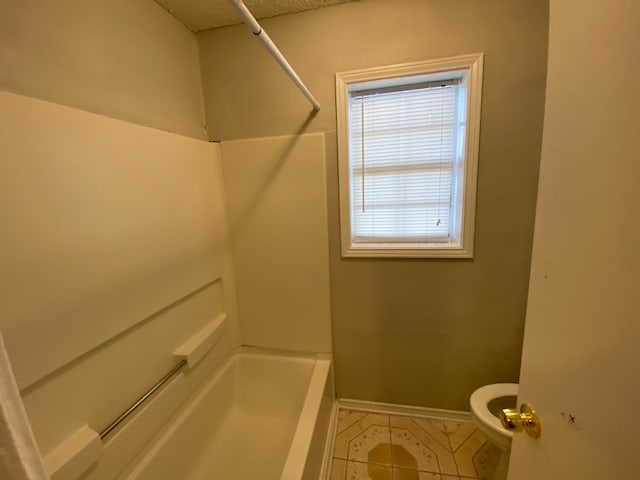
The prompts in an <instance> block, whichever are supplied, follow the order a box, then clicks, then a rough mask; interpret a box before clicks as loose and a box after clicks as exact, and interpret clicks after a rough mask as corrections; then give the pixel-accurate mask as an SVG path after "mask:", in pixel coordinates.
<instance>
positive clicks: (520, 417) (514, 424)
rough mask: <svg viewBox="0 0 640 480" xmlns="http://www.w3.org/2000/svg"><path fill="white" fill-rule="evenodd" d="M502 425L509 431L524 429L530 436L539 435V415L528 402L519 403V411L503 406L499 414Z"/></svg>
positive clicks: (536, 436) (535, 436)
mask: <svg viewBox="0 0 640 480" xmlns="http://www.w3.org/2000/svg"><path fill="white" fill-rule="evenodd" d="M499 418H500V423H502V426H503V427H504V428H505V429H506V430H509V431H511V432H521V431H522V430H525V431H526V432H527V433H528V434H529V436H530V437H533V438H538V437H540V417H538V414H537V413H536V411H535V410H534V409H533V408H531V405H529V404H528V403H523V404H522V405H520V411H518V410H515V409H511V408H505V409H504V410H502V411H501V412H500V415H499Z"/></svg>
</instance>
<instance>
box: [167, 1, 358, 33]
mask: <svg viewBox="0 0 640 480" xmlns="http://www.w3.org/2000/svg"><path fill="white" fill-rule="evenodd" d="M349 1H353V0H245V2H244V3H245V5H246V6H247V8H248V9H249V10H250V11H251V13H252V14H253V16H254V17H256V18H257V19H260V18H268V17H276V16H278V15H286V14H288V13H297V12H304V11H305V10H313V9H314V8H321V7H327V6H329V5H336V4H338V3H346V2H349ZM156 2H158V3H159V4H160V5H162V6H163V7H164V8H165V9H166V10H168V11H169V13H171V15H173V16H174V17H176V18H177V19H178V20H180V21H181V22H182V23H183V24H184V25H186V26H187V28H189V29H190V30H191V31H193V32H199V31H201V30H207V29H209V28H216V27H223V26H225V25H233V24H236V23H240V22H242V19H241V18H240V16H239V15H238V14H237V13H236V11H235V9H234V8H233V7H232V6H231V5H230V4H229V1H228V0H156Z"/></svg>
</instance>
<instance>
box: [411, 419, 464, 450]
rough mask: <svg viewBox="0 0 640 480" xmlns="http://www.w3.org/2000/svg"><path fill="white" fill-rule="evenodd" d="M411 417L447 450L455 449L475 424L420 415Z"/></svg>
mask: <svg viewBox="0 0 640 480" xmlns="http://www.w3.org/2000/svg"><path fill="white" fill-rule="evenodd" d="M411 419H412V420H413V421H414V422H415V423H417V424H418V426H419V427H420V428H422V429H423V430H424V431H426V432H427V433H429V435H431V436H432V437H433V438H435V439H436V440H437V441H438V442H439V443H440V444H441V445H443V446H444V447H445V448H446V449H447V450H449V451H452V452H453V451H455V450H457V449H458V448H459V447H460V445H461V444H462V443H463V442H464V441H465V440H466V439H467V438H469V436H470V435H471V434H472V433H473V432H474V430H476V426H475V424H474V423H473V422H471V421H469V422H465V421H451V420H440V419H435V418H433V419H432V418H421V417H415V418H414V417H412V418H411Z"/></svg>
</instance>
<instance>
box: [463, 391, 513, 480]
mask: <svg viewBox="0 0 640 480" xmlns="http://www.w3.org/2000/svg"><path fill="white" fill-rule="evenodd" d="M517 398H518V384H517V383H494V384H493V385H485V386H484V387H480V388H479V389H477V390H476V391H475V392H473V393H472V394H471V399H470V401H469V403H470V404H471V417H472V418H473V421H474V422H475V423H476V425H477V427H478V430H480V431H481V432H482V433H484V434H485V435H486V436H487V437H488V438H489V440H490V441H491V442H492V443H493V444H494V445H496V446H497V447H499V448H500V450H501V455H500V459H499V461H498V466H497V467H496V471H495V476H494V477H495V480H503V479H505V478H506V477H507V467H508V465H509V453H510V450H511V439H512V437H513V432H511V431H508V430H505V429H504V428H503V427H502V425H501V423H500V419H499V418H498V414H499V413H500V411H502V409H503V408H516V401H517Z"/></svg>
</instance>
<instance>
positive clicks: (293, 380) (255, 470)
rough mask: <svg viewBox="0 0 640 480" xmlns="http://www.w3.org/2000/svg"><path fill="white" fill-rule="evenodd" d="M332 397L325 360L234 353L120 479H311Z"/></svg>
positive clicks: (319, 460) (328, 364)
mask: <svg viewBox="0 0 640 480" xmlns="http://www.w3.org/2000/svg"><path fill="white" fill-rule="evenodd" d="M333 397H334V392H333V380H332V374H331V362H330V360H328V359H326V358H320V356H318V357H316V356H290V355H274V354H267V353H252V352H247V351H242V352H239V353H236V354H235V355H233V356H232V357H230V358H229V359H228V360H227V361H226V362H225V364H224V365H223V366H222V367H221V368H220V369H219V370H218V371H217V373H216V374H214V376H213V377H212V379H211V380H210V381H209V382H208V383H206V384H205V385H204V386H203V387H202V388H201V389H200V390H199V391H198V392H197V393H196V394H195V395H194V396H193V397H192V398H191V399H190V400H189V401H188V402H187V404H186V405H185V407H184V408H182V409H181V410H180V412H179V413H178V414H177V415H176V416H174V418H173V419H172V420H170V421H169V422H168V424H167V425H165V427H164V428H163V429H162V431H161V432H160V433H159V434H158V435H157V436H156V437H155V439H154V440H153V442H152V443H151V444H150V445H149V446H148V447H147V448H145V449H144V451H143V452H141V454H140V455H139V456H138V457H137V458H136V460H134V462H133V463H132V464H131V465H130V466H129V467H128V468H127V469H126V470H125V471H124V472H123V473H122V474H121V475H120V476H119V480H134V479H135V480H158V479H181V480H201V479H202V480H204V479H207V480H210V479H212V478H221V479H225V480H248V479H260V480H272V479H273V480H278V479H281V480H303V479H304V480H310V479H314V480H316V479H318V478H319V475H320V469H321V465H322V455H323V452H322V449H323V447H324V443H325V439H326V434H327V429H328V423H329V417H330V412H331V409H332V408H333Z"/></svg>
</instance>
